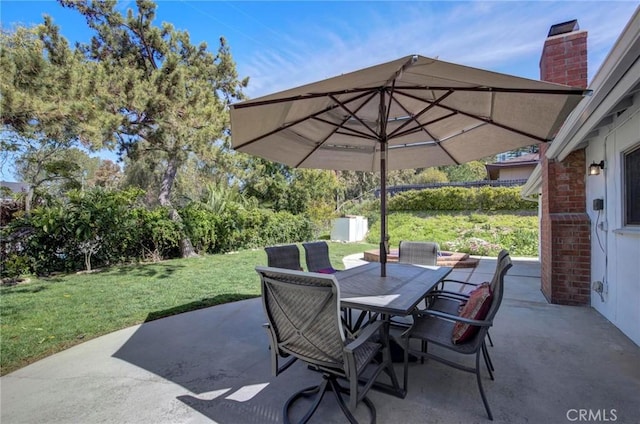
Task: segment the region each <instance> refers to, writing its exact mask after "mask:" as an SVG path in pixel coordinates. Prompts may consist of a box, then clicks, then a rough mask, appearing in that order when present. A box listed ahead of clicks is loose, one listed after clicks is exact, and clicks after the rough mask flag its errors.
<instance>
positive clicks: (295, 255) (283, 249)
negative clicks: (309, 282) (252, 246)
mask: <svg viewBox="0 0 640 424" xmlns="http://www.w3.org/2000/svg"><path fill="white" fill-rule="evenodd" d="M264 250H265V252H267V265H268V266H270V267H274V268H286V269H295V270H296V271H302V266H301V265H300V249H298V246H297V245H295V244H286V245H282V246H269V247H265V248H264Z"/></svg>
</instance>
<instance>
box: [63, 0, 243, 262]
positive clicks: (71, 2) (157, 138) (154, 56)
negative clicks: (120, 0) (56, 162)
mask: <svg viewBox="0 0 640 424" xmlns="http://www.w3.org/2000/svg"><path fill="white" fill-rule="evenodd" d="M60 3H61V4H62V5H63V6H65V7H69V8H71V9H75V10H77V11H78V12H80V13H81V14H82V15H84V16H85V18H86V21H87V24H88V25H89V27H90V28H92V29H93V30H94V31H95V35H94V36H93V37H92V39H91V43H90V44H89V45H83V46H80V49H81V51H82V52H83V53H84V55H85V57H86V59H87V60H89V61H90V62H92V63H96V64H98V65H99V70H97V71H95V72H94V73H93V74H92V85H93V87H94V101H95V105H96V107H97V108H98V109H99V110H100V111H101V113H99V115H98V116H99V119H97V120H96V125H97V126H98V127H100V128H102V129H103V134H104V135H105V136H106V137H105V138H104V140H102V141H103V142H104V143H106V144H108V143H110V142H113V143H116V144H117V146H118V147H119V149H120V152H121V153H126V155H127V156H128V157H129V158H130V159H131V160H132V161H136V160H137V159H142V158H145V159H148V158H149V157H151V158H154V161H155V166H156V167H157V168H158V169H160V170H161V171H162V175H163V176H162V179H161V184H160V187H159V189H158V202H159V203H160V204H161V205H163V206H167V207H168V208H169V210H170V211H171V218H172V219H173V220H175V221H178V222H180V221H181V218H180V216H179V214H178V212H177V210H176V209H175V207H174V206H173V202H172V189H173V187H174V183H175V181H176V175H177V174H178V172H180V169H181V167H182V166H183V165H184V164H185V163H186V162H187V160H188V159H189V157H190V156H191V155H195V156H197V157H200V158H207V157H212V156H213V155H214V154H215V150H216V149H217V148H218V146H217V143H216V141H218V140H221V139H223V138H224V137H225V136H226V135H228V130H229V117H228V110H227V106H228V104H229V103H230V102H231V101H232V100H235V99H241V98H242V97H243V94H242V91H241V90H242V88H243V87H245V86H246V85H247V83H248V79H245V80H243V81H240V80H239V79H238V75H237V72H236V69H235V63H234V62H233V59H232V57H231V53H230V50H229V46H228V45H227V43H226V41H225V40H224V38H221V39H220V45H219V47H218V50H217V53H216V54H215V55H213V54H212V53H211V52H210V51H209V50H208V48H207V45H206V44H205V43H201V44H199V45H197V46H195V45H193V44H191V41H190V39H189V34H188V33H187V32H186V31H179V30H176V29H175V28H174V27H173V26H172V25H171V24H169V23H162V25H161V26H155V25H154V20H155V10H156V4H155V3H154V2H152V1H150V0H137V1H136V9H137V10H132V9H129V10H128V11H127V14H126V16H123V15H122V14H121V13H120V12H119V11H117V10H116V9H115V6H116V1H115V0H110V1H87V0H79V1H78V0H60ZM218 144H219V143H218ZM181 251H182V256H183V257H187V256H191V255H193V254H195V252H194V250H193V247H192V245H191V242H190V240H189V239H188V238H187V237H186V235H185V236H183V239H182V240H181Z"/></svg>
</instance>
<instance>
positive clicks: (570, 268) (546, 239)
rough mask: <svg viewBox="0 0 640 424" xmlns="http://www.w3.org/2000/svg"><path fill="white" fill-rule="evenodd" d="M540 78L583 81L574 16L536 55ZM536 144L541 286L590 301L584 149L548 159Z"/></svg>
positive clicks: (580, 35) (570, 300) (581, 39)
mask: <svg viewBox="0 0 640 424" xmlns="http://www.w3.org/2000/svg"><path fill="white" fill-rule="evenodd" d="M540 79H542V80H544V81H549V82H555V83H560V84H566V85H571V86H574V87H582V88H586V87H587V32H586V31H579V28H578V23H577V21H570V22H565V23H562V24H558V25H554V26H552V27H551V29H550V31H549V37H548V38H547V40H546V41H545V44H544V48H543V51H542V57H541V59H540ZM547 148H548V145H541V146H540V165H541V167H542V214H541V215H542V219H541V223H540V232H541V234H540V238H541V258H540V261H541V268H542V274H541V285H542V287H541V289H542V293H543V294H544V296H545V297H546V298H547V300H548V301H549V302H551V303H559V304H566V305H588V304H589V303H590V296H591V290H590V287H591V266H590V260H591V242H590V240H589V238H590V227H591V222H590V219H589V215H587V213H586V193H585V178H586V162H585V151H584V149H581V150H576V151H574V152H572V153H571V154H570V155H569V156H567V157H566V158H565V159H564V160H563V161H562V162H558V161H555V160H553V159H552V160H549V159H548V158H547V156H546V155H545V153H546V150H547Z"/></svg>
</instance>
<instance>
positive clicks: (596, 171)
mask: <svg viewBox="0 0 640 424" xmlns="http://www.w3.org/2000/svg"><path fill="white" fill-rule="evenodd" d="M601 169H604V161H603V160H601V161H600V163H595V162H593V163H592V164H591V165H589V175H600V170H601Z"/></svg>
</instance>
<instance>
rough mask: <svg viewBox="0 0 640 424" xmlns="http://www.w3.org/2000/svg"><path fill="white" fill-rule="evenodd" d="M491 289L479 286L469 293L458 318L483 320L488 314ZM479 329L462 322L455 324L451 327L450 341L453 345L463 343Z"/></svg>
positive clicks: (491, 297) (482, 285)
mask: <svg viewBox="0 0 640 424" xmlns="http://www.w3.org/2000/svg"><path fill="white" fill-rule="evenodd" d="M492 299H493V296H492V295H491V287H490V286H489V285H488V284H481V285H479V286H478V287H477V288H476V289H474V290H473V291H472V292H471V293H469V300H467V303H465V305H464V307H463V308H462V311H460V316H461V317H462V318H469V319H475V320H480V321H481V320H483V319H485V317H486V316H487V312H489V307H490V306H491V300H492ZM479 329H480V327H478V326H475V325H470V324H466V323H463V322H456V323H455V325H454V326H453V333H452V335H451V341H452V342H453V343H454V344H460V343H464V342H466V341H467V340H469V339H470V338H472V337H473V336H474V335H475V334H476V333H477V332H478V330H479Z"/></svg>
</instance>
